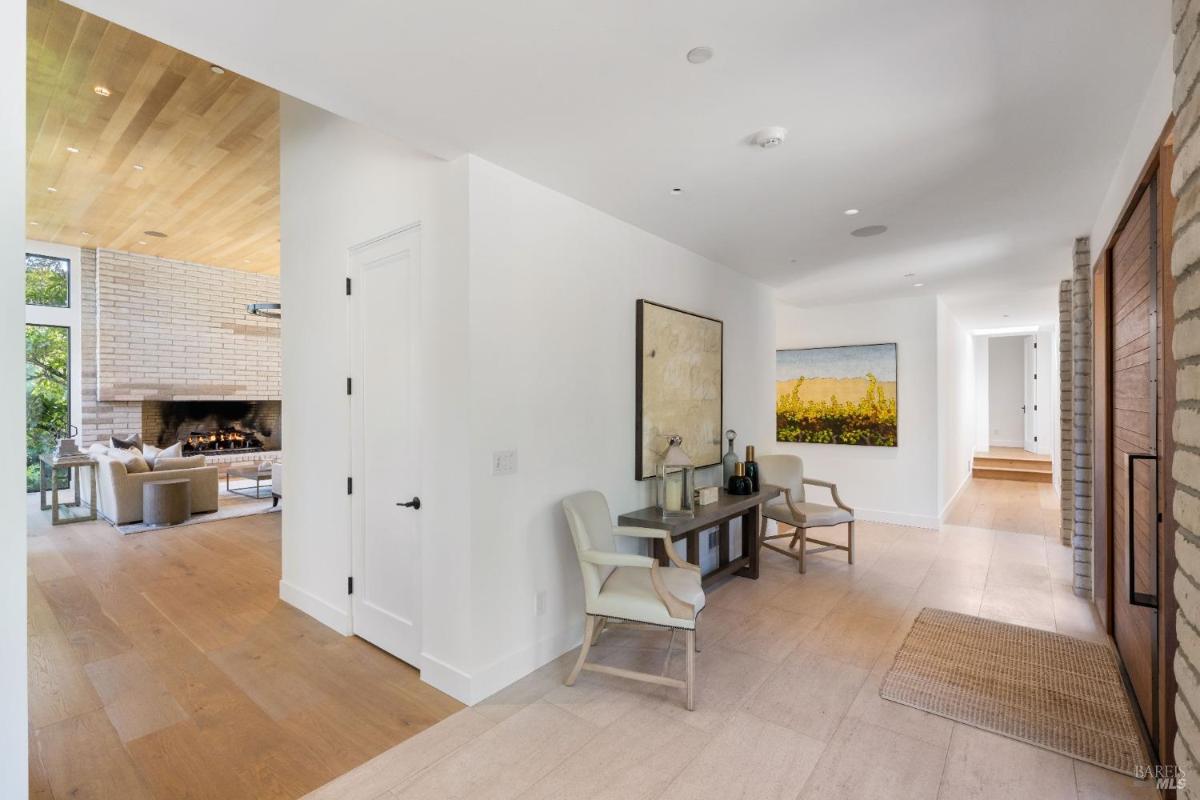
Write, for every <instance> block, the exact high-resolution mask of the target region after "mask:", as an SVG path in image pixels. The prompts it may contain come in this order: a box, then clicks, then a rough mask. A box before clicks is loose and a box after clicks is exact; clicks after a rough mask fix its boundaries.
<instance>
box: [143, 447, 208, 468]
mask: <svg viewBox="0 0 1200 800" xmlns="http://www.w3.org/2000/svg"><path fill="white" fill-rule="evenodd" d="M165 452H166V450H164V451H163V453H165ZM206 463H207V462H206V461H205V458H204V456H179V457H177V458H165V457H163V455H162V454H161V453H160V454H159V456H158V458H156V459H154V471H155V472H166V471H167V470H169V469H196V468H197V467H203V466H204V465H205V464H206Z"/></svg>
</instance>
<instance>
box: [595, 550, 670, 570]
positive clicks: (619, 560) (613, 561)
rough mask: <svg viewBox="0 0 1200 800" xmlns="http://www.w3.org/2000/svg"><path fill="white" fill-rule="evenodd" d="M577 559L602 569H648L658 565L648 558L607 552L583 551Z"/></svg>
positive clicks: (633, 554)
mask: <svg viewBox="0 0 1200 800" xmlns="http://www.w3.org/2000/svg"><path fill="white" fill-rule="evenodd" d="M579 558H580V559H581V560H583V561H586V562H588V563H589V564H597V565H599V566H602V567H643V568H650V567H654V566H657V565H658V561H657V560H655V559H653V558H651V557H650V556H641V555H638V554H637V553H612V552H609V551H608V550H584V551H583V552H582V553H580V554H579Z"/></svg>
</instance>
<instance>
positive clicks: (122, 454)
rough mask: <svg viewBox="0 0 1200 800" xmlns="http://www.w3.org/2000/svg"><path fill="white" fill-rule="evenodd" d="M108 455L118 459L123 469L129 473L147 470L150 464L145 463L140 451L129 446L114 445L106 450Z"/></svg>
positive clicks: (133, 473) (135, 473)
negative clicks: (123, 466)
mask: <svg viewBox="0 0 1200 800" xmlns="http://www.w3.org/2000/svg"><path fill="white" fill-rule="evenodd" d="M108 455H109V456H110V457H111V458H112V459H113V460H114V461H120V462H121V463H122V464H124V465H125V471H126V472H127V473H129V474H130V475H137V474H138V473H139V472H149V471H150V465H149V464H147V463H146V459H144V458H142V454H141V451H139V450H133V449H131V448H120V447H114V448H113V449H111V450H109V451H108Z"/></svg>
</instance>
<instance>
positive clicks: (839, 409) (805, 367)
mask: <svg viewBox="0 0 1200 800" xmlns="http://www.w3.org/2000/svg"><path fill="white" fill-rule="evenodd" d="M896 419H897V417H896V345H895V343H891V344H863V345H849V346H846V347H816V348H811V349H807V350H778V351H776V354H775V438H776V440H778V441H780V442H809V443H813V444H850V445H860V446H866V447H895V446H896Z"/></svg>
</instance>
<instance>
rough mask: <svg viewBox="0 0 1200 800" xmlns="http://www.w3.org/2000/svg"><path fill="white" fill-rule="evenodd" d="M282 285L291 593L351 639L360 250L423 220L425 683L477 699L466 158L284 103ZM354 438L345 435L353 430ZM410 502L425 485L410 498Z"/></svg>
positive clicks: (285, 594)
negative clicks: (472, 667) (349, 379)
mask: <svg viewBox="0 0 1200 800" xmlns="http://www.w3.org/2000/svg"><path fill="white" fill-rule="evenodd" d="M280 113H281V132H280V146H281V163H280V189H281V215H280V223H281V239H282V241H281V244H282V269H281V284H280V291H281V296H282V303H283V308H284V314H283V428H284V430H285V431H286V432H287V449H286V451H285V453H284V459H285V466H286V469H287V493H286V497H285V499H284V504H285V509H284V513H283V578H282V580H281V581H280V595H281V597H282V598H283V599H284V600H286V601H288V602H289V603H292V604H293V605H295V606H297V607H299V608H300V609H302V610H304V611H306V612H307V613H309V614H311V615H313V616H314V617H316V618H317V619H319V620H321V621H322V622H324V623H326V624H327V625H330V626H331V627H333V628H335V629H336V630H339V631H342V632H343V633H347V632H349V630H350V616H349V615H350V598H349V596H348V595H347V593H346V578H347V576H349V575H350V569H351V567H350V553H351V550H350V533H349V520H350V505H349V497H348V496H347V494H346V476H347V475H348V474H349V464H350V449H349V445H350V443H349V433H348V432H349V402H348V398H347V395H346V376H347V375H349V374H350V371H349V345H348V339H347V324H348V322H347V319H348V317H347V313H348V307H347V298H346V295H345V277H346V274H347V264H348V261H347V250H348V248H350V247H351V246H352V245H355V244H358V243H360V242H363V241H366V240H367V239H370V238H372V237H375V236H378V235H380V234H383V233H386V232H389V231H392V230H395V229H397V228H399V227H402V226H404V225H407V224H409V223H412V222H417V221H419V222H420V223H421V237H422V241H421V246H422V264H421V287H422V289H421V291H422V295H423V297H422V301H423V303H422V304H423V307H424V309H425V311H426V312H427V313H426V314H425V315H424V316H423V318H422V326H421V338H422V346H423V351H422V353H421V360H422V373H421V375H420V376H418V379H419V383H420V387H421V389H420V398H419V403H420V408H421V419H422V425H423V429H424V431H423V433H424V436H423V441H422V446H421V452H419V453H398V454H397V457H401V458H415V459H419V460H420V461H421V463H422V465H423V474H424V478H423V484H422V486H421V487H420V494H421V497H422V501H423V503H424V505H423V507H422V509H421V512H420V515H421V516H420V521H421V554H420V555H421V559H422V565H423V574H424V575H425V576H426V577H425V580H424V583H423V587H422V594H423V610H422V617H423V633H424V639H423V653H422V660H423V663H421V664H418V665H416V666H417V667H418V668H420V669H421V670H422V676H423V677H424V678H425V679H426V680H427V681H429V682H430V683H432V684H433V685H435V686H438V687H439V688H442V689H443V690H445V691H447V692H449V693H451V694H454V695H456V696H458V697H466V696H467V694H468V692H469V688H470V687H469V685H468V682H467V679H466V677H465V676H466V675H467V673H466V668H467V665H469V663H470V661H471V657H472V642H471V628H470V616H469V610H470V609H469V598H470V593H471V587H470V586H469V584H468V580H469V575H470V573H469V564H470V560H471V553H470V550H469V547H468V546H467V544H468V542H467V535H468V530H469V503H468V499H467V492H468V487H467V484H466V480H465V478H464V473H465V470H466V466H467V464H468V459H469V452H470V448H469V438H468V420H469V415H468V408H469V406H468V403H467V398H468V396H469V393H470V390H471V385H470V382H469V372H468V360H467V312H466V300H467V283H466V278H467V273H466V172H465V170H466V164H465V161H462V160H460V161H457V162H453V163H447V162H444V161H440V160H438V159H435V158H432V157H429V156H426V155H424V154H422V153H420V152H417V151H414V150H412V149H411V148H408V147H406V146H404V145H402V144H400V143H398V142H396V141H394V140H392V139H390V138H388V137H386V136H382V135H379V134H376V133H374V132H372V131H370V130H368V129H367V128H364V127H363V126H360V125H357V124H355V123H352V122H349V121H347V120H345V119H342V118H340V117H337V116H335V115H333V114H329V113H328V112H325V111H322V110H320V109H317V108H315V107H313V106H309V105H307V104H305V103H302V102H299V101H297V100H294V99H291V98H287V97H284V98H282V101H281V105H280ZM340 432H344V433H340ZM406 491H408V492H409V493H410V494H411V493H412V491H411V490H409V489H406Z"/></svg>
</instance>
